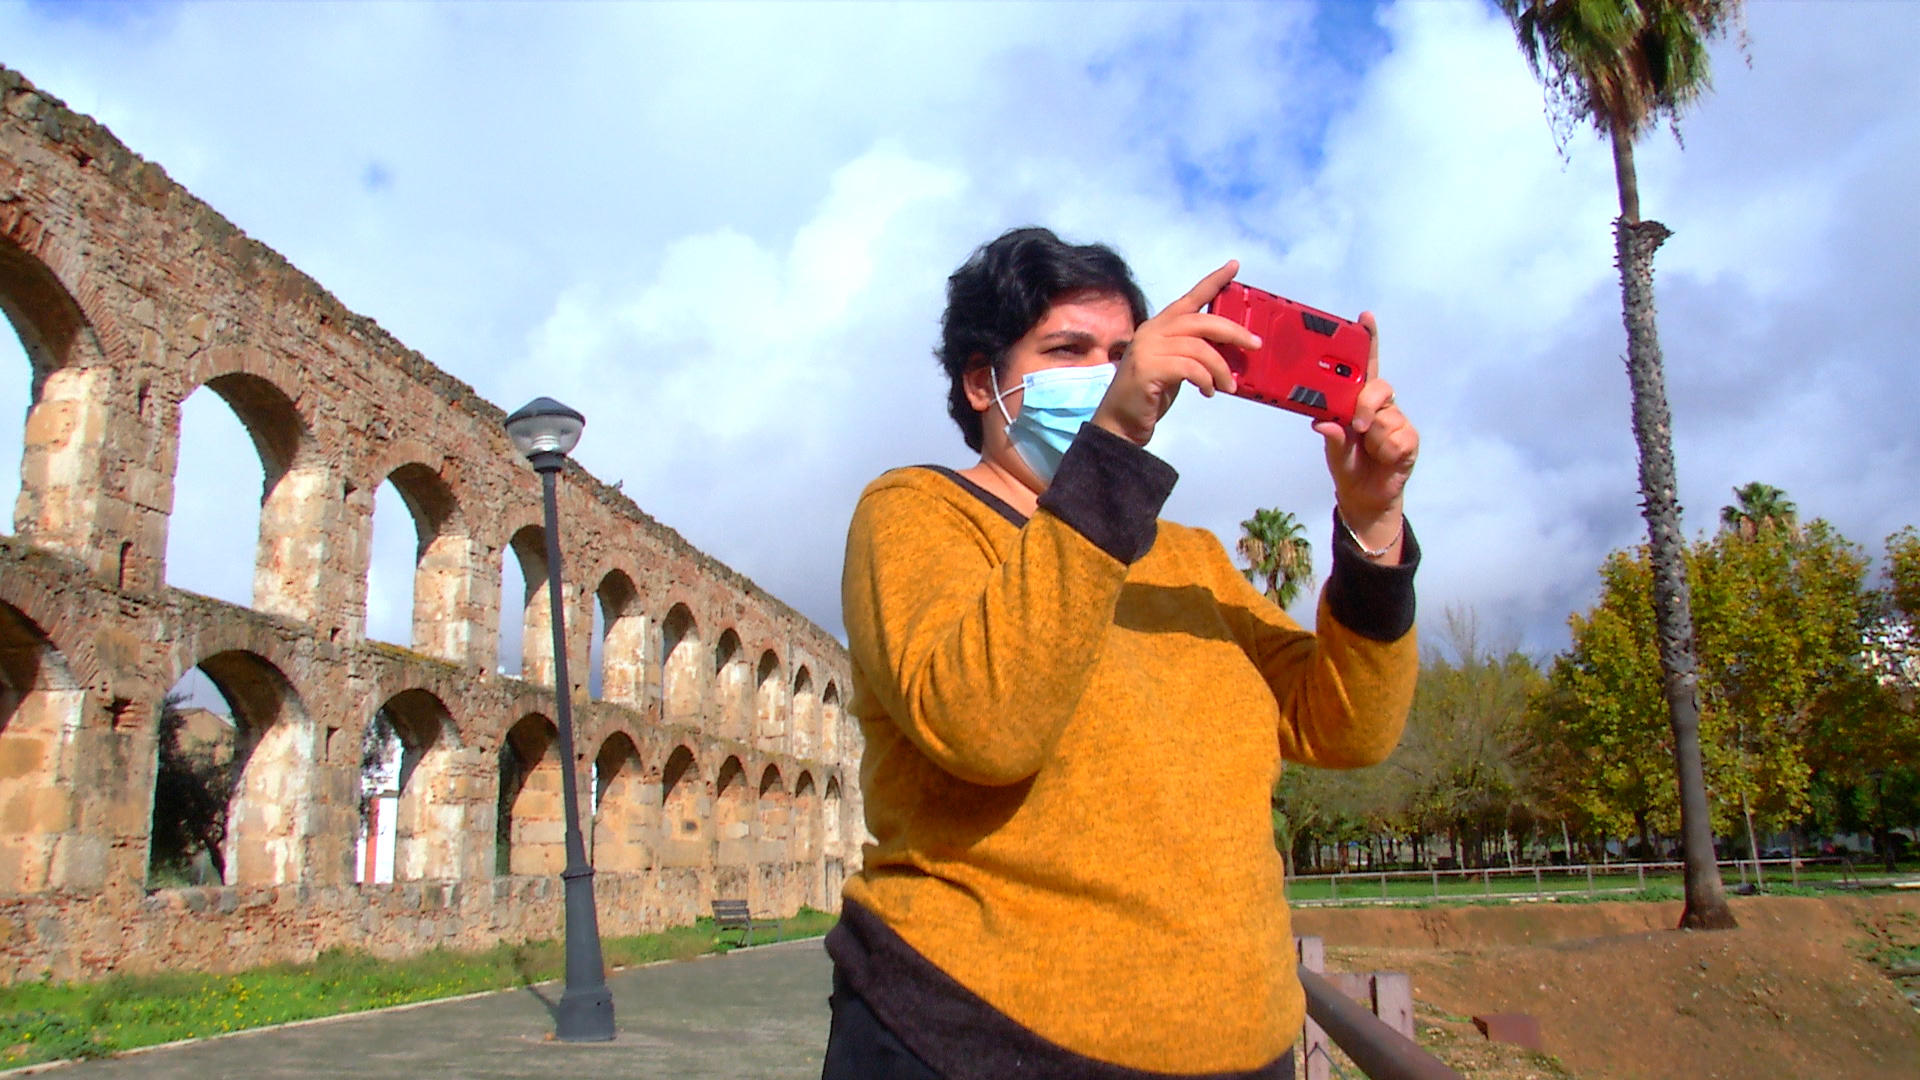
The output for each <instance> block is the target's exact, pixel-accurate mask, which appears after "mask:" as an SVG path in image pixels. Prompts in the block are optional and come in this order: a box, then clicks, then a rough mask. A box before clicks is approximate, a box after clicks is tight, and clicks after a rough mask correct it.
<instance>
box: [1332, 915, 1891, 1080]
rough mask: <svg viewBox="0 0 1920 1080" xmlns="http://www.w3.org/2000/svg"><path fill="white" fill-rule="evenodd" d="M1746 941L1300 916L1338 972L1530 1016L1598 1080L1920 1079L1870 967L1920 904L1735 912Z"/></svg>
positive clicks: (1567, 925)
mask: <svg viewBox="0 0 1920 1080" xmlns="http://www.w3.org/2000/svg"><path fill="white" fill-rule="evenodd" d="M1734 912H1735V915H1736V916H1737V917H1738V918H1739V920H1740V924H1741V925H1740V929H1738V930H1733V931H1723V932H1712V933H1683V932H1680V931H1676V930H1672V929H1670V927H1672V926H1673V925H1674V924H1675V923H1677V922H1678V921H1679V905H1678V904H1626V903H1618V904H1614V903H1609V904H1578V905H1551V904H1538V905H1535V904H1515V905H1505V906H1487V907H1467V908H1426V909H1412V910H1410V909H1386V908H1374V909H1341V910H1327V909H1319V910H1304V911H1299V912H1296V917H1295V920H1294V921H1295V927H1296V931H1297V932H1298V933H1302V934H1319V935H1320V936H1322V937H1323V938H1325V939H1326V942H1327V947H1328V966H1329V967H1334V968H1341V969H1346V970H1400V971H1407V972H1409V973H1410V974H1411V975H1412V976H1413V984H1414V995H1415V997H1416V998H1418V999H1420V1000H1421V1001H1422V1002H1424V1003H1425V1004H1427V1005H1428V1006H1430V1007H1432V1008H1434V1009H1436V1010H1438V1011H1439V1012H1440V1013H1442V1014H1451V1015H1452V1016H1454V1017H1456V1018H1464V1017H1466V1016H1468V1015H1471V1014H1474V1013H1483V1012H1510V1011H1511V1012H1527V1013H1532V1014H1533V1015H1534V1016H1535V1017H1537V1018H1538V1019H1539V1020H1540V1025H1541V1028H1542V1030H1543V1033H1544V1034H1545V1037H1546V1041H1547V1049H1548V1050H1549V1051H1550V1052H1551V1053H1552V1054H1553V1055H1554V1056H1555V1057H1557V1058H1558V1059H1559V1061H1560V1063H1561V1064H1562V1065H1564V1066H1565V1067H1566V1068H1567V1069H1568V1070H1570V1071H1571V1072H1572V1073H1573V1074H1574V1075H1576V1076H1579V1077H1582V1078H1583V1080H1603V1078H1619V1080H1626V1078H1647V1080H1652V1078H1656V1077H1659V1078H1665V1077H1676V1076H1688V1077H1716V1076H1717V1077H1736V1076H1737V1077H1776V1076H1777V1077H1795V1078H1802V1077H1822V1078H1836V1080H1852V1078H1856V1077H1857V1078H1860V1080H1869V1078H1873V1080H1878V1078H1882V1077H1912V1076H1920V1015H1916V1013H1915V1011H1914V1009H1913V1008H1912V1007H1911V1006H1910V1005H1909V1004H1908V1002H1907V1001H1906V999H1905V998H1904V997H1902V996H1901V994H1900V992H1899V991H1898V990H1897V989H1896V988H1895V986H1894V984H1893V983H1892V982H1891V981H1889V980H1888V979H1887V978H1886V977H1885V976H1884V975H1883V974H1882V973H1881V972H1880V971H1879V970H1878V969H1876V968H1875V967H1873V966H1872V965H1870V964H1868V963H1866V962H1865V961H1863V960H1862V959H1861V958H1860V957H1859V956H1858V955H1857V954H1856V950H1857V948H1858V947H1860V946H1861V945H1862V944H1863V943H1864V942H1866V940H1867V939H1868V933H1869V931H1868V928H1869V924H1884V923H1885V922H1886V921H1887V918H1888V917H1889V916H1894V917H1897V918H1899V919H1905V920H1911V919H1912V918H1913V917H1914V916H1915V915H1916V914H1920V897H1913V896H1888V897H1843V898H1835V899H1813V898H1802V897H1779V898H1756V899H1745V900H1736V901H1734Z"/></svg>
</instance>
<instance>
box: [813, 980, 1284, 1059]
mask: <svg viewBox="0 0 1920 1080" xmlns="http://www.w3.org/2000/svg"><path fill="white" fill-rule="evenodd" d="M828 1000H829V1002H830V1003H831V1004H832V1006H833V1026H832V1028H830V1029H829V1032H828V1034H827V1061H826V1064H825V1065H824V1066H823V1067H822V1068H821V1070H820V1080H944V1078H943V1077H942V1076H941V1075H940V1074H939V1073H937V1072H935V1071H933V1069H932V1067H931V1066H929V1065H928V1064H927V1063H926V1062H924V1061H921V1060H920V1059H919V1058H917V1057H915V1056H914V1054H913V1051H911V1050H909V1049H907V1048H906V1047H905V1046H904V1045H902V1044H901V1042H900V1040H899V1039H896V1038H894V1036H893V1032H891V1031H888V1030H887V1029H886V1026H885V1025H883V1024H881V1023H880V1021H879V1020H878V1019H877V1018H876V1017H875V1016H874V1015H873V1010H872V1009H869V1008H867V1003H866V1002H864V1001H862V1000H860V995H858V994H855V993H854V992H853V991H851V990H848V989H846V988H845V987H843V986H841V985H840V980H839V979H838V978H837V977H836V978H835V979H834V987H833V997H831V998H830V999H828ZM1276 1071H1277V1073H1278V1075H1281V1076H1288V1077H1291V1076H1292V1075H1293V1051H1291V1050H1289V1051H1287V1055H1286V1057H1285V1058H1283V1059H1282V1060H1281V1062H1280V1063H1279V1065H1278V1069H1277V1070H1276Z"/></svg>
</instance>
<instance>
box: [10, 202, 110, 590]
mask: <svg viewBox="0 0 1920 1080" xmlns="http://www.w3.org/2000/svg"><path fill="white" fill-rule="evenodd" d="M0 314H4V315H5V317H6V319H5V321H6V322H8V323H10V324H11V325H12V327H13V330H14V332H15V333H16V334H17V335H18V336H19V339H20V344H21V347H22V348H23V349H24V350H25V352H26V354H27V361H28V365H29V368H30V369H31V375H30V386H31V390H30V394H29V398H28V400H29V402H30V405H29V412H28V418H27V424H26V430H27V431H28V432H34V431H36V430H38V431H39V432H41V437H40V438H38V439H36V440H34V441H31V442H29V443H28V444H27V445H26V446H24V447H23V448H22V453H21V456H20V459H19V462H18V465H19V468H20V498H19V501H18V502H17V503H16V504H15V505H14V506H7V507H0V513H5V514H7V515H8V517H9V519H10V520H11V521H12V523H13V525H14V527H15V528H14V531H15V532H16V533H17V534H18V535H19V536H20V537H21V538H23V539H29V540H32V541H33V542H35V543H38V544H42V545H44V546H47V547H51V548H53V549H55V550H58V551H61V552H64V553H66V554H69V555H72V556H74V557H76V558H79V559H81V560H83V561H85V562H87V564H88V565H89V566H90V567H91V568H93V569H94V570H95V571H96V572H99V571H101V570H103V569H105V568H106V566H105V565H104V564H106V563H108V562H109V561H112V560H115V559H117V560H118V561H119V562H120V564H121V566H120V569H121V574H122V577H123V578H124V577H125V567H126V563H127V562H128V559H127V557H126V555H127V553H128V552H130V551H131V548H132V546H133V545H132V543H131V541H123V540H122V539H121V538H120V537H119V536H118V535H115V536H114V537H113V539H112V540H111V541H109V540H107V539H105V538H103V537H100V536H99V533H98V529H99V523H98V518H99V516H100V513H101V495H100V492H101V490H102V488H103V487H105V486H106V485H105V483H104V480H105V477H104V475H103V474H104V473H105V472H107V471H109V470H113V469H117V468H120V467H121V466H120V465H119V464H118V463H117V461H116V459H115V458H114V457H113V456H111V455H109V454H107V453H106V450H105V445H106V441H107V429H108V427H109V421H110V417H111V414H112V412H113V410H114V407H115V406H114V397H115V389H116V384H117V383H118V381H119V380H121V379H122V378H124V375H123V374H122V373H123V372H125V371H127V370H129V369H131V368H132V366H133V362H134V359H135V358H134V357H133V355H132V354H131V351H130V350H128V349H127V348H126V340H125V338H124V337H123V336H122V335H121V334H120V333H119V332H118V330H117V329H116V328H114V326H113V323H112V321H111V318H110V316H108V314H107V311H106V305H104V304H102V303H99V302H98V296H97V292H96V290H94V289H93V288H92V285H91V282H90V280H89V278H88V276H87V273H86V270H85V263H84V262H83V261H82V260H80V259H77V258H74V257H72V256H71V255H70V254H69V253H68V251H67V249H66V247H65V245H64V244H63V242H62V241H61V240H59V239H58V238H57V237H56V236H55V235H54V233H53V232H51V231H50V230H48V229H46V228H44V227H43V226H42V225H41V223H40V221H39V220H38V219H37V218H36V217H35V216H34V215H33V214H32V213H30V212H29V211H28V210H27V209H26V207H25V206H23V205H22V204H21V202H20V201H19V200H15V201H13V202H11V203H10V204H9V205H7V206H0ZM37 420H44V421H45V422H36V421H37ZM136 453H137V451H136ZM76 480H77V481H78V482H76ZM121 543H124V544H126V547H125V548H120V549H118V550H115V548H116V546H117V545H118V544H121Z"/></svg>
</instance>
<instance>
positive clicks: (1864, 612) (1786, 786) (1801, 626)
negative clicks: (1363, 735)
mask: <svg viewBox="0 0 1920 1080" xmlns="http://www.w3.org/2000/svg"><path fill="white" fill-rule="evenodd" d="M1686 563H1687V567H1688V579H1689V589H1690V592H1691V595H1692V597H1693V610H1694V614H1695V618H1696V620H1697V623H1696V625H1697V626H1698V629H1699V650H1700V668H1699V671H1700V697H1701V711H1700V737H1701V743H1702V748H1703V773H1704V779H1705V781H1706V782H1707V786H1708V787H1709V789H1710V790H1711V791H1712V792H1713V794H1714V801H1713V802H1712V804H1711V805H1710V816H1709V821H1710V823H1711V824H1712V825H1714V826H1716V827H1718V828H1720V829H1722V830H1724V831H1727V832H1733V831H1737V830H1738V829H1740V828H1743V827H1745V823H1746V818H1747V813H1748V811H1751V812H1752V815H1753V825H1754V826H1755V827H1757V828H1763V829H1780V828H1784V827H1787V826H1789V825H1791V824H1793V823H1794V822H1796V821H1799V820H1800V819H1802V818H1803V817H1804V816H1805V815H1806V814H1807V813H1808V812H1809V809H1810V808H1811V807H1812V799H1813V796H1814V787H1815V784H1814V781H1815V778H1816V776H1817V775H1818V774H1820V773H1821V772H1822V771H1823V770H1827V771H1832V770H1835V769H1841V770H1843V771H1844V770H1845V769H1847V768H1849V766H1846V765H1845V764H1844V761H1845V760H1846V759H1848V758H1855V759H1863V758H1867V757H1872V758H1874V759H1875V760H1886V759H1887V757H1888V755H1890V754H1893V755H1895V756H1897V750H1896V749H1895V748H1892V747H1888V746H1886V745H1885V739H1886V737H1887V735H1888V733H1889V731H1890V730H1891V727H1890V725H1888V724H1887V723H1886V721H1885V709H1884V706H1883V703H1882V700H1881V698H1880V697H1878V696H1876V695H1877V694H1878V693H1879V691H1878V688H1877V687H1876V686H1875V684H1874V682H1873V680H1872V679H1871V678H1869V677H1868V675H1867V672H1866V671H1865V670H1864V668H1863V665H1862V663H1861V653H1862V641H1863V634H1865V633H1866V631H1867V628H1868V627H1869V625H1870V624H1871V621H1872V617H1873V613H1874V612H1875V610H1876V607H1877V604H1878V600H1877V598H1876V597H1875V595H1874V594H1873V593H1872V592H1871V591H1870V590H1869V589H1868V588H1867V586H1866V570H1867V559H1866V557H1865V555H1864V553H1863V552H1861V551H1860V550H1859V549H1858V548H1857V547H1855V546H1854V545H1853V544H1851V543H1849V542H1848V541H1847V540H1846V539H1845V538H1844V537H1843V536H1841V535H1840V534H1839V533H1838V532H1836V531H1835V530H1834V529H1833V528H1832V526H1830V525H1829V524H1827V523H1826V522H1825V521H1821V520H1818V519H1816V520H1814V521H1813V522H1811V523H1810V524H1809V525H1808V526H1807V527H1806V528H1805V529H1803V530H1800V531H1798V532H1789V531H1788V530H1786V529H1784V528H1770V527H1762V528H1760V529H1758V530H1756V531H1752V532H1746V531H1736V530H1734V529H1725V530H1722V531H1721V532H1720V533H1719V534H1718V535H1716V536H1714V537H1713V538H1711V539H1706V540H1701V541H1699V542H1698V543H1696V544H1694V545H1692V547H1691V548H1690V549H1689V550H1688V551H1687V553H1686ZM1600 576H1601V590H1600V599H1599V601H1598V603H1596V604H1595V606H1594V607H1593V608H1592V609H1591V610H1590V611H1588V612H1586V613H1584V614H1578V615H1575V616H1574V617H1573V619H1572V620H1571V626H1572V631H1573V634H1572V636H1573V641H1572V644H1571V647H1570V648H1569V649H1568V651H1567V652H1566V653H1565V654H1563V655H1561V656H1559V657H1557V658H1556V659H1555V661H1554V665H1553V670H1552V673H1551V676H1550V678H1549V685H1548V689H1547V690H1546V692H1544V693H1543V694H1542V695H1540V696H1539V697H1538V698H1536V699H1535V703H1534V719H1533V731H1534V733H1535V739H1534V745H1535V746H1536V748H1537V750H1538V758H1537V761H1536V763H1535V765H1534V768H1533V771H1534V772H1535V773H1537V774H1538V775H1540V776H1541V777H1543V778H1545V779H1546V781H1547V783H1548V785H1549V789H1550V790H1551V791H1553V792H1556V793H1557V794H1556V795H1555V796H1553V797H1554V798H1557V799H1558V800H1559V801H1560V803H1561V805H1563V806H1564V807H1565V809H1566V810H1567V811H1568V812H1569V814H1570V815H1571V816H1574V817H1576V818H1585V819H1587V820H1589V821H1591V822H1592V823H1593V824H1595V825H1596V826H1598V827H1600V828H1602V829H1603V830H1606V831H1615V832H1617V831H1624V830H1625V828H1627V827H1629V824H1630V827H1631V828H1632V829H1633V830H1634V831H1636V832H1638V833H1639V834H1640V836H1641V837H1642V838H1643V839H1645V838H1646V837H1647V836H1648V835H1649V834H1650V833H1653V832H1666V831H1669V830H1670V829H1671V828H1672V827H1673V826H1674V825H1675V824H1676V823H1677V821H1678V817H1679V810H1680V807H1679V806H1678V804H1677V800H1676V798H1675V795H1676V791H1675V788H1674V786H1673V785H1672V784H1671V783H1669V782H1664V781H1663V778H1662V775H1661V774H1662V772H1663V763H1664V762H1665V761H1669V760H1670V755H1671V751H1672V743H1671V739H1672V728H1671V725H1670V724H1668V723H1666V722H1665V720H1666V714H1667V710H1666V707H1665V701H1664V700H1663V698H1662V695H1661V694H1660V692H1659V671H1660V667H1659V646H1658V637H1659V634H1658V628H1657V625H1656V621H1655V618H1654V604H1653V568H1652V560H1651V559H1650V558H1649V556H1648V554H1647V551H1646V549H1645V548H1640V549H1636V550H1634V551H1632V552H1614V553H1613V554H1611V555H1609V556H1608V557H1607V560H1606V562H1605V563H1604V564H1603V565H1602V567H1601V572H1600ZM1876 740H1879V741H1878V742H1876Z"/></svg>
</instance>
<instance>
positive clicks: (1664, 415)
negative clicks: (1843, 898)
mask: <svg viewBox="0 0 1920 1080" xmlns="http://www.w3.org/2000/svg"><path fill="white" fill-rule="evenodd" d="M1500 6H1501V8H1502V9H1503V10H1504V11H1505V12H1506V14H1507V17H1508V18H1509V19H1510V20H1511V21H1512V23H1513V27H1514V32H1515V35H1516V36H1517V37H1518V38H1519V42H1520V50H1521V52H1522V53H1523V54H1524V55H1525V56H1526V58H1527V64H1528V66H1529V67H1530V68H1532V70H1533V72H1534V75H1535V76H1536V77H1538V78H1539V79H1540V80H1541V81H1542V82H1543V83H1544V84H1545V86H1546V90H1547V103H1548V112H1549V115H1550V116H1551V117H1552V119H1553V122H1554V124H1555V130H1556V132H1557V133H1558V135H1559V137H1560V139H1561V145H1562V146H1564V145H1565V141H1566V138H1567V136H1568V135H1569V134H1570V133H1571V131H1572V129H1573V128H1575V127H1577V126H1579V125H1581V124H1584V123H1591V124H1592V125H1593V127H1594V128H1595V129H1596V130H1597V131H1598V132H1599V133H1600V134H1601V135H1602V136H1603V137H1605V138H1607V139H1609V140H1610V142H1611V144H1612V147H1613V169H1614V182H1615V186H1616V187H1617V188H1618V189H1619V194H1620V217H1619V219H1618V220H1617V221H1616V222H1615V228H1614V251H1615V257H1616V261H1617V264H1618V266H1619V269H1620V301H1621V312H1622V317H1623V321H1624V322H1625V323H1626V329H1627V375H1628V379H1629V381H1630V383H1631V384H1632V387H1633V430H1634V441H1635V443H1636V445H1637V446H1638V448H1639V458H1640V494H1641V498H1642V507H1643V511H1644V514H1645V517H1646V520H1647V539H1648V545H1649V550H1650V551H1651V555H1652V566H1653V576H1654V589H1653V595H1654V611H1655V620H1656V622H1657V624H1658V626H1659V648H1660V667H1661V673H1662V681H1661V684H1662V688H1663V690H1664V692H1665V696H1666V700H1667V712H1668V721H1669V725H1670V726H1671V727H1672V729H1673V749H1674V764H1675V768H1676V771H1677V772H1678V774H1679V785H1680V816H1681V832H1682V837H1683V844H1684V847H1685V851H1686V908H1685V910H1684V911H1683V913H1682V914H1681V916H1680V925H1681V926H1683V927H1690V928H1695V929H1709V928H1727V927H1732V926H1734V925H1736V923H1735V921H1734V918H1733V911H1732V909H1730V908H1729V907H1728V906H1727V900H1726V891H1725V889H1724V887H1723V886H1722V884H1721V881H1720V868H1719V865H1718V864H1717V863H1716V862H1715V861H1714V851H1713V834H1712V830H1711V826H1710V825H1709V823H1708V819H1707V814H1708V810H1707V794H1706V775H1705V771H1704V767H1703V764H1702V760H1701V755H1700V704H1699V698H1698V693H1697V689H1698V688H1697V682H1698V674H1697V671H1696V660H1695V657H1694V639H1693V618H1692V613H1691V608H1690V605H1689V602H1688V595H1687V574H1686V568H1685V565H1684V555H1683V552H1684V549H1685V540H1684V538H1683V536H1682V534H1681V532H1680V504H1679V500H1678V498H1677V495H1676V491H1677V488H1678V482H1677V480H1676V479H1675V477H1674V465H1673V430H1672V428H1673V424H1672V420H1671V418H1670V415H1669V412H1668V408H1667V392H1666V374H1665V372H1664V370H1663V365H1662V361H1661V358H1660V336H1659V331H1658V328H1657V326H1656V324H1655V319H1654V302H1653V254H1654V252H1655V251H1656V250H1658V248H1659V247H1660V245H1661V244H1662V243H1663V242H1664V241H1665V240H1666V239H1667V237H1668V236H1670V235H1672V234H1671V232H1670V231H1669V230H1668V229H1667V227H1666V226H1664V225H1662V224H1660V223H1659V222H1657V221H1647V220H1642V219H1641V216H1640V186H1639V179H1638V175H1637V174H1636V172H1635V170H1634V163H1633V147H1634V143H1635V142H1636V141H1638V140H1639V139H1640V138H1641V137H1642V136H1644V135H1646V134H1647V133H1648V132H1650V131H1652V130H1653V129H1654V128H1655V127H1656V126H1657V125H1658V124H1659V122H1660V121H1661V120H1663V119H1664V120H1666V121H1668V122H1669V123H1677V121H1678V118H1679V115H1680V113H1681V112H1683V111H1684V110H1685V109H1686V108H1687V106H1689V105H1690V104H1692V103H1693V102H1694V101H1696V100H1698V99H1699V98H1700V96H1701V95H1702V94H1704V93H1705V92H1706V90H1707V88H1708V86H1709V84H1710V76H1709V72H1710V67H1709V63H1708V56H1707V43H1708V42H1709V41H1711V40H1713V39H1714V38H1716V37H1719V36H1721V35H1723V34H1724V33H1725V32H1726V28H1727V26H1728V24H1729V23H1730V22H1732V21H1734V20H1735V19H1737V17H1738V14H1739V8H1740V5H1739V2H1738V0H1500Z"/></svg>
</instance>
